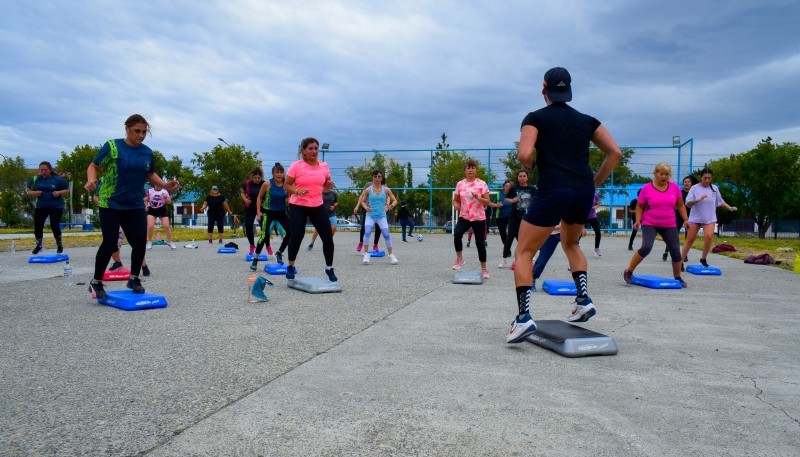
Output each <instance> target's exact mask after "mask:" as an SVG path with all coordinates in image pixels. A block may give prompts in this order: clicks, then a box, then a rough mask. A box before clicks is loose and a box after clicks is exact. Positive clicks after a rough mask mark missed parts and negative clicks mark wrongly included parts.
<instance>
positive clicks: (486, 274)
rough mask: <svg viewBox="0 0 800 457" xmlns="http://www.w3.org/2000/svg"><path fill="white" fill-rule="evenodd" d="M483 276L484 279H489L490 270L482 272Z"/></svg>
mask: <svg viewBox="0 0 800 457" xmlns="http://www.w3.org/2000/svg"><path fill="white" fill-rule="evenodd" d="M481 274H482V275H483V279H489V270H487V269H486V268H484V269H482V270H481Z"/></svg>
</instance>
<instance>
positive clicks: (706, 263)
mask: <svg viewBox="0 0 800 457" xmlns="http://www.w3.org/2000/svg"><path fill="white" fill-rule="evenodd" d="M700 265H702V266H704V267H708V262H706V259H700Z"/></svg>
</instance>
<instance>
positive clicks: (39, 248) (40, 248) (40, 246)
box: [31, 244, 42, 255]
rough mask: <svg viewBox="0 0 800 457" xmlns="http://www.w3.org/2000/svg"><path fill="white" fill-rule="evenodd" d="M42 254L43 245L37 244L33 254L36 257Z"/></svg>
mask: <svg viewBox="0 0 800 457" xmlns="http://www.w3.org/2000/svg"><path fill="white" fill-rule="evenodd" d="M40 252H42V245H41V244H37V245H36V247H35V248H33V251H31V253H33V254H34V255H36V254H38V253H40Z"/></svg>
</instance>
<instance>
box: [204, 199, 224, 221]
mask: <svg viewBox="0 0 800 457" xmlns="http://www.w3.org/2000/svg"><path fill="white" fill-rule="evenodd" d="M223 203H225V196H224V195H222V194H219V195H208V196H206V204H207V205H208V214H209V215H212V216H221V215H223V214H225V207H224V206H222V204H223Z"/></svg>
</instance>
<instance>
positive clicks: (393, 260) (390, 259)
mask: <svg viewBox="0 0 800 457" xmlns="http://www.w3.org/2000/svg"><path fill="white" fill-rule="evenodd" d="M389 263H391V264H392V265H397V257H395V256H394V254H389Z"/></svg>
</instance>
